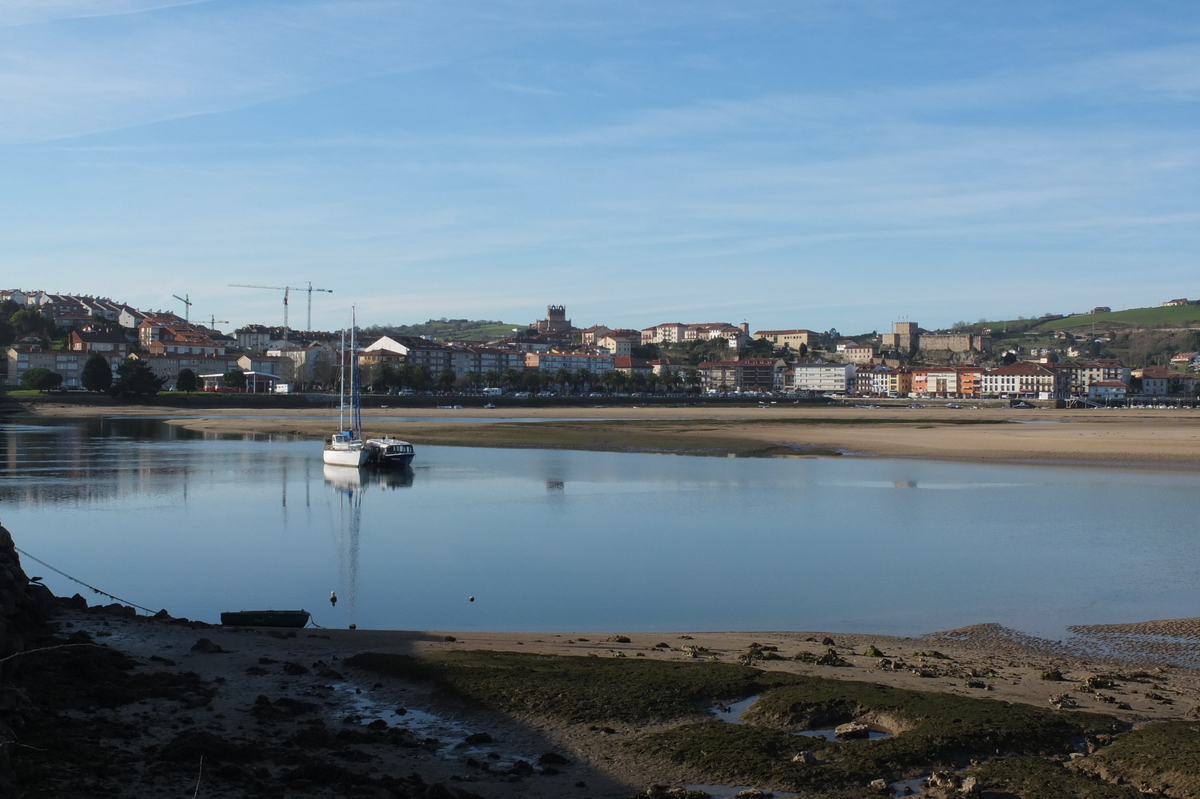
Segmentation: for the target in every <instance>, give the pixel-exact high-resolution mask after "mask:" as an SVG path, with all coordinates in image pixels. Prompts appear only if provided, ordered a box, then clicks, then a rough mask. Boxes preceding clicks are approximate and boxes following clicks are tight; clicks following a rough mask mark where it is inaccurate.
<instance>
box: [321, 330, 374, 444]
mask: <svg viewBox="0 0 1200 799" xmlns="http://www.w3.org/2000/svg"><path fill="white" fill-rule="evenodd" d="M356 327H357V325H356V321H355V316H354V309H353V308H351V310H350V356H349V357H350V424H349V426H347V424H346V363H345V361H346V331H344V330H343V331H342V364H341V377H342V381H341V384H342V385H341V393H340V395H339V400H340V401H339V402H338V431H337V432H336V433H334V434H333V435H332V436H330V438H329V441H327V442H325V452H324V454H323V458H324V460H325V463H327V464H329V465H330V466H355V467H358V466H362V465H363V464H364V463H366V462H367V456H368V454H369V450H368V449H367V446H366V442H364V441H363V437H362V398H361V397H360V396H359V390H358V346H357V345H358V337H357V333H356Z"/></svg>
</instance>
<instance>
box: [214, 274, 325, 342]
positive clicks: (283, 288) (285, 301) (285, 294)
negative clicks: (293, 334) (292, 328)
mask: <svg viewBox="0 0 1200 799" xmlns="http://www.w3.org/2000/svg"><path fill="white" fill-rule="evenodd" d="M304 282H305V283H307V284H308V287H307V288H305V287H303V286H299V287H297V286H255V285H250V284H247V283H230V284H229V285H230V286H232V287H234V288H239V289H271V290H272V291H282V292H283V337H284V339H286V338H287V333H288V295H289V294H290V293H291V292H293V291H307V292H308V329H309V330H312V295H313V292H314V291H323V292H325V293H326V294H332V293H333V289H315V288H313V284H312V281H311V280H306V281H304Z"/></svg>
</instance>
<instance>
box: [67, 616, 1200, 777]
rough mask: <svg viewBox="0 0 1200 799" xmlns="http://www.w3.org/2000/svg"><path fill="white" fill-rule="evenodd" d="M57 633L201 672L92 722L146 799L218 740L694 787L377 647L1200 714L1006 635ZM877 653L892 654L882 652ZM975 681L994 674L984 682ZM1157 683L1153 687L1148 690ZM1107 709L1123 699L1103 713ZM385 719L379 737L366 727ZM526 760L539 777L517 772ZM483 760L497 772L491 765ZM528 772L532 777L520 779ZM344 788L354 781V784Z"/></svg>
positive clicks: (1185, 630) (1133, 714)
mask: <svg viewBox="0 0 1200 799" xmlns="http://www.w3.org/2000/svg"><path fill="white" fill-rule="evenodd" d="M58 623H59V624H60V625H61V631H62V632H63V633H75V634H78V633H80V632H86V633H88V634H89V635H91V636H92V637H93V638H94V640H95V641H96V642H97V643H100V644H104V645H106V646H110V647H113V648H115V649H117V650H119V651H121V652H123V653H125V654H126V655H128V656H129V657H131V658H132V659H133V661H134V663H135V664H136V668H137V669H138V670H139V671H140V672H143V673H145V674H148V675H155V674H157V675H158V677H157V678H156V679H157V680H158V681H160V682H164V683H165V681H168V680H170V679H184V678H186V676H187V675H188V673H193V674H195V675H198V677H199V682H198V683H196V688H195V693H190V694H184V695H182V696H172V697H164V698H160V699H146V700H144V701H142V702H139V703H136V704H133V705H129V706H125V707H117V708H113V709H103V708H88V709H85V710H83V711H82V714H83V717H84V718H85V719H88V720H89V724H94V725H98V726H99V727H100V728H102V729H117V728H119V727H121V725H126V726H127V727H135V728H136V729H137V730H138V731H139V732H138V735H137V736H135V737H134V738H132V739H131V740H128V741H125V740H124V739H122V738H121V736H115V737H114V738H111V739H106V740H105V742H104V743H105V745H106V746H108V747H112V752H113V754H111V755H110V756H111V757H114V758H117V759H119V760H124V761H127V763H128V764H129V765H128V769H129V773H128V774H127V781H128V782H127V787H128V788H129V789H131V790H133V791H134V793H133V794H130V795H137V793H136V792H137V791H138V790H146V789H149V788H150V787H153V788H155V789H159V790H161V789H173V790H174V791H175V793H176V794H178V792H179V791H183V792H185V793H186V792H188V791H190V789H191V788H192V786H194V785H195V784H196V780H197V777H198V776H199V774H198V772H197V768H196V766H195V761H196V753H197V752H202V751H204V750H203V747H204V746H209V747H213V746H217V744H215V743H212V742H213V741H216V740H224V741H228V742H230V743H231V744H233V745H236V746H250V747H253V748H254V749H255V750H256V751H263V752H280V751H282V750H281V749H280V747H283V749H287V748H288V747H290V746H294V745H295V743H294V742H296V741H300V740H310V741H316V742H317V744H318V745H317V746H316V748H313V749H312V754H311V756H310V757H311V758H312V759H313V762H314V763H320V762H323V761H322V759H323V758H326V757H329V756H330V755H329V754H327V753H332V755H333V756H334V757H335V758H338V759H339V760H337V762H339V763H341V765H339V766H337V768H339V769H342V770H347V769H348V770H349V771H350V772H360V773H361V774H362V775H363V779H370V778H371V775H373V774H379V773H385V774H400V775H403V774H411V773H416V774H419V775H420V777H421V779H423V780H424V781H425V782H427V783H431V784H433V783H439V784H442V785H445V786H456V788H457V789H461V790H464V791H468V792H470V794H471V795H478V796H486V797H504V798H507V797H513V798H514V799H515V797H532V798H533V799H541V798H542V797H545V798H546V799H549V797H558V796H580V797H584V796H589V797H593V798H594V799H601V798H602V797H603V798H607V799H622V798H623V797H630V796H633V795H634V793H636V792H640V791H644V790H645V789H646V787H647V786H649V785H652V784H655V783H664V782H665V783H668V784H671V783H674V784H681V783H682V782H684V781H686V780H685V779H683V778H681V776H680V775H674V774H672V773H671V769H670V768H669V767H664V765H663V764H661V763H657V764H647V763H645V762H642V761H640V760H639V759H638V758H637V757H636V756H633V755H631V754H630V753H629V752H628V750H626V749H624V748H623V746H622V742H623V741H626V740H630V739H632V738H633V737H634V736H637V735H639V734H641V733H643V732H646V731H648V730H649V729H651V728H652V727H654V725H649V726H644V725H643V726H639V725H615V726H616V727H618V728H619V729H610V728H607V727H605V728H598V727H596V726H595V725H586V724H572V723H569V722H566V721H563V720H561V719H556V718H547V717H543V716H539V715H537V714H536V713H530V714H517V715H511V714H501V713H497V712H494V711H491V710H488V709H486V708H482V707H478V706H473V705H466V704H464V703H462V702H461V701H458V700H456V699H455V698H454V697H453V696H449V695H447V694H445V693H444V692H442V691H439V690H437V689H435V688H434V687H432V686H431V685H430V684H427V683H421V682H414V681H410V680H404V679H401V678H395V677H388V676H381V675H379V674H377V673H374V672H370V671H365V670H362V669H357V668H355V667H352V666H347V665H346V664H345V661H346V660H347V658H350V657H352V656H354V655H356V654H359V653H362V652H379V653H388V654H401V655H414V656H421V655H423V654H439V653H446V652H449V651H452V650H455V649H464V650H495V651H511V652H521V653H526V654H552V655H566V656H577V657H585V658H586V657H594V658H615V657H625V658H634V657H644V658H649V659H656V660H666V661H679V662H684V661H693V660H696V659H702V660H712V661H716V662H722V663H737V662H739V658H741V657H742V656H743V655H744V654H745V653H747V652H748V651H750V649H751V645H752V644H759V645H761V646H763V647H776V648H777V650H778V653H779V655H780V656H782V658H785V659H780V660H768V661H759V662H756V663H755V664H754V665H756V666H758V667H759V668H765V669H771V670H780V671H787V672H792V673H797V674H808V675H816V676H821V677H827V678H833V679H841V680H866V681H870V682H874V683H881V684H884V685H889V686H894V687H897V688H908V689H916V690H922V691H936V692H946V693H953V694H959V695H964V696H974V697H986V698H991V699H997V700H1003V701H1009V702H1019V703H1026V704H1030V705H1034V706H1038V707H1043V708H1046V707H1049V706H1050V705H1049V704H1048V702H1049V699H1050V698H1051V697H1052V696H1055V695H1062V694H1064V693H1066V694H1069V695H1070V696H1071V697H1072V698H1073V700H1074V701H1075V702H1077V705H1078V706H1077V708H1073V709H1064V710H1062V712H1064V713H1070V712H1074V710H1079V711H1095V712H1101V713H1106V714H1110V715H1113V716H1115V717H1117V718H1118V719H1120V720H1122V721H1125V722H1129V723H1132V724H1137V723H1140V722H1144V721H1148V720H1155V719H1185V718H1189V717H1191V716H1193V715H1194V714H1195V712H1196V707H1197V705H1198V704H1200V672H1196V671H1192V670H1188V669H1180V668H1173V667H1164V666H1154V665H1151V664H1150V663H1145V662H1144V663H1142V664H1141V665H1140V667H1139V666H1137V665H1135V664H1131V663H1128V662H1124V663H1121V662H1113V661H1111V660H1108V659H1104V658H1094V657H1088V656H1080V655H1078V654H1074V655H1073V654H1071V653H1069V652H1068V651H1067V650H1066V649H1064V648H1063V647H1061V646H1059V645H1058V644H1057V643H1055V642H1045V641H1038V640H1036V639H1031V638H1028V637H1025V636H1021V635H1020V634H1016V633H1012V632H1011V631H1007V630H1004V629H1002V628H999V627H997V626H995V625H981V626H978V627H972V628H966V629H962V630H953V631H947V632H943V633H935V634H932V635H929V636H924V637H919V638H892V637H887V636H871V635H842V634H838V633H830V632H756V633H737V632H724V633H722V632H708V633H695V632H693V633H681V632H673V633H639V634H630V635H622V634H620V632H619V631H618V632H616V633H613V634H588V635H586V636H580V635H572V634H537V633H521V634H513V633H481V632H457V631H450V632H447V631H437V632H428V631H427V632H410V631H382V630H327V629H313V628H309V629H305V630H295V631H285V630H271V629H266V628H257V629H254V628H229V627H213V626H209V625H194V624H188V623H180V622H178V621H171V620H156V619H152V618H148V617H136V618H135V617H129V616H122V615H119V614H117V615H113V614H111V613H109V612H105V611H102V610H90V611H81V610H78V609H74V610H69V611H66V612H65V613H64V615H62V616H60V617H59V619H58ZM1158 624H1159V623H1150V625H1149V626H1144V625H1125V626H1123V627H1122V628H1121V631H1124V632H1125V633H1129V634H1135V635H1136V633H1137V632H1140V631H1143V630H1152V629H1159V628H1158V626H1156V625H1158ZM1170 625H1171V632H1173V633H1175V634H1186V635H1190V636H1191V637H1192V639H1193V642H1194V643H1195V642H1198V641H1200V619H1190V620H1181V621H1175V622H1171V623H1170ZM1114 632H1119V631H1114ZM869 646H874V647H876V648H878V649H879V650H882V653H883V654H884V655H886V659H883V658H880V657H875V656H870V657H869V656H867V655H866V650H867V647H869ZM830 648H832V649H834V650H835V651H836V652H837V653H838V654H839V655H840V656H841V657H842V658H843V659H844V661H845V662H846V663H847V664H848V665H844V666H840V667H835V666H819V665H816V664H812V663H804V662H800V661H796V660H793V659H791V658H792V656H793V655H795V654H797V653H799V652H812V653H817V654H819V653H824V652H826V651H827V650H828V649H830ZM1149 654H1151V655H1153V654H1154V653H1149ZM1139 668H1144V669H1146V670H1145V671H1138V669H1139ZM1048 671H1057V672H1059V673H1061V679H1056V680H1046V679H1044V676H1043V675H1044V673H1045V672H1048ZM1101 674H1109V675H1112V674H1119V675H1122V677H1128V678H1129V679H1128V681H1121V682H1118V683H1117V684H1116V685H1115V686H1114V687H1112V688H1111V689H1107V690H1104V691H1102V692H1093V691H1089V690H1087V689H1085V687H1084V686H1083V681H1084V680H1086V679H1087V678H1088V677H1092V676H1096V675H1101ZM972 678H980V679H977V680H976V681H974V682H973V683H969V682H968V681H969V680H971V679H972ZM139 679H149V678H147V677H143V678H139ZM1151 684H1152V687H1153V689H1154V690H1153V691H1150V690H1148V689H1149V687H1151ZM970 685H974V686H975V687H969V686H970ZM1102 697H1107V698H1108V701H1101V698H1102ZM1155 697H1157V698H1155ZM398 709H400V710H398ZM714 712H715V711H714ZM371 722H375V726H374V727H370V726H368V725H369V724H371ZM205 736H215V738H212V737H209V738H206V737H205ZM314 736H316V737H314ZM372 736H374V737H372ZM468 736H475V737H474V738H471V739H468ZM289 741H291V742H293V743H288V742H289ZM389 741H390V742H391V744H390V745H389V743H388V742H389ZM206 742H207V743H206ZM397 742H400V743H401V745H396V744H397ZM188 747H193V749H190V750H189V749H188ZM181 748H182V749H183V750H185V751H191V753H192V759H191V760H190V761H186V762H181V763H180V764H179V765H178V767H173V768H172V769H167V770H163V769H162V768H161V767H154V766H153V763H151V762H147V759H146V757H145V755H144V752H147V751H162V752H167V751H174V750H178V749H181ZM125 749H128V751H127V752H126V751H125ZM278 757H282V756H278ZM517 761H524V762H525V764H526V765H527V766H532V768H526V767H519V766H517ZM539 761H540V762H539ZM485 762H486V763H487V764H488V765H487V766H486V767H482V766H481V765H480V764H481V763H485ZM329 767H330V766H328V765H325V766H323V768H329ZM514 768H526V770H525V771H521V772H520V773H519V776H518V775H517V774H515V773H514ZM200 771H202V769H201V770H200ZM309 773H310V772H307V771H300V770H288V769H286V768H285V769H280V768H279V767H278V766H273V767H272V771H271V774H270V777H269V778H268V777H265V776H264V772H263V771H262V770H259V771H258V772H256V774H257V775H258V776H257V777H255V778H254V779H258V780H259V782H258V783H254V782H253V780H252V779H251V777H250V776H249V775H247V776H246V777H245V778H244V779H245V780H246V781H247V782H246V790H251V789H252V788H253V787H254V785H261V782H262V780H266V782H267V784H272V783H279V782H280V781H282V784H283V785H287V786H290V787H292V788H299V787H301V786H303V788H304V790H305V791H306V792H312V793H313V794H314V795H319V796H324V795H328V794H326V793H325V792H324V791H321V790H320V785H313V784H311V781H310V780H309V779H308V777H305V776H299V777H297V775H298V774H309ZM315 773H319V772H313V774H315ZM225 776H226V777H227V779H223V780H219V781H217V782H216V783H214V782H211V781H209V782H208V783H206V784H204V790H203V791H202V793H203V795H205V796H210V797H225V796H240V795H250V793H243V792H241V791H240V790H234V791H232V792H230V791H229V788H228V786H229V784H230V782H231V781H232V782H233V783H235V784H236V783H237V782H238V781H239V780H240V779H242V778H240V777H239V778H236V779H235V778H234V777H230V776H229V775H225ZM310 776H311V775H310ZM340 779H343V780H346V779H350V778H349V777H346V776H345V774H341V776H340ZM252 792H253V791H252V790H251V793H252ZM120 795H125V794H124V793H121V794H120ZM188 795H190V793H189V794H188ZM288 795H291V794H290V793H289V794H288ZM335 795H341V794H340V793H337V794H335ZM371 795H374V794H371ZM381 795H382V794H381ZM422 795H423V794H422ZM431 795H432V794H431ZM436 795H438V796H441V795H443V794H436Z"/></svg>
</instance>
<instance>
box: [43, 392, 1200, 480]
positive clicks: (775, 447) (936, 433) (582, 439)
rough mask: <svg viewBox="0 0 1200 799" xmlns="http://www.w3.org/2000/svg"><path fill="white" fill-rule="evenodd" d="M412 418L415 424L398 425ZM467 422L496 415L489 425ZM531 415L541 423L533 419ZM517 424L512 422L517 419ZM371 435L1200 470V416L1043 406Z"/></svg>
mask: <svg viewBox="0 0 1200 799" xmlns="http://www.w3.org/2000/svg"><path fill="white" fill-rule="evenodd" d="M31 414H32V415H34V416H37V417H45V418H56V417H57V418H61V417H80V416H103V415H122V416H128V415H146V416H160V417H164V418H168V419H170V420H171V421H172V423H173V424H179V425H182V426H184V427H187V428H188V429H191V430H197V431H203V432H211V433H275V434H286V435H298V436H306V437H313V438H318V437H325V436H327V435H329V433H330V420H331V419H333V418H336V414H335V413H333V412H332V411H330V410H328V409H324V410H312V409H305V410H302V411H297V410H286V411H252V410H237V411H208V410H197V411H177V410H173V409H172V410H167V409H161V408H149V407H129V408H121V409H119V410H116V411H114V410H113V409H109V408H86V407H80V406H73V405H53V404H40V405H38V406H36V408H35V409H34V410H33V411H32V412H31ZM397 416H402V417H405V418H406V419H411V420H412V421H388V420H387V419H388V417H397ZM466 419H486V420H488V421H489V423H488V424H486V425H480V424H470V423H465V422H464V421H456V420H466ZM527 420H541V421H538V422H530V421H527ZM506 421H507V422H508V423H506ZM364 425H365V427H366V428H367V432H368V433H369V434H372V435H385V434H386V435H393V436H399V437H402V438H405V439H407V440H409V441H411V442H413V443H414V444H420V445H446V446H498V447H554V448H563V449H591V450H608V451H629V452H669V453H680V454H694V455H718V456H721V455H734V456H745V457H753V456H773V457H788V456H792V457H795V456H806V455H831V454H837V453H849V454H863V455H879V456H891V457H921V458H936V459H960V460H996V461H1035V462H1047V463H1050V462H1058V463H1111V464H1126V465H1160V466H1170V465H1174V466H1194V465H1197V464H1200V411H1196V410H1125V409H1119V410H1118V409H1114V410H1042V409H1026V410H1020V409H1011V408H995V407H980V408H979V409H970V408H963V409H950V408H945V407H927V408H905V407H899V408H897V407H891V408H889V407H881V408H855V407H841V406H839V407H833V406H795V405H788V404H784V403H780V404H775V405H769V406H767V407H766V408H753V407H752V408H726V407H706V406H702V405H697V406H680V407H667V408H664V407H619V408H618V407H611V408H609V407H583V408H536V409H534V408H530V409H511V408H504V409H492V410H484V409H478V408H464V409H411V408H388V409H371V410H367V411H364Z"/></svg>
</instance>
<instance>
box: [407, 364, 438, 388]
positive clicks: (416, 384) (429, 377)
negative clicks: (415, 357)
mask: <svg viewBox="0 0 1200 799" xmlns="http://www.w3.org/2000/svg"><path fill="white" fill-rule="evenodd" d="M412 386H413V388H415V389H416V390H417V391H428V390H429V389H430V388H431V387H432V386H433V372H431V371H429V367H428V366H426V365H425V364H423V363H419V364H417V365H416V367H414V368H413V371H412Z"/></svg>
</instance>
